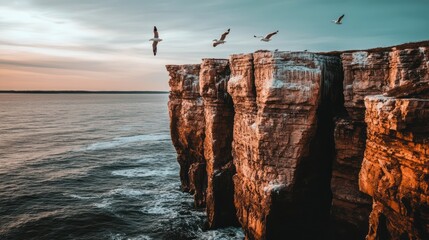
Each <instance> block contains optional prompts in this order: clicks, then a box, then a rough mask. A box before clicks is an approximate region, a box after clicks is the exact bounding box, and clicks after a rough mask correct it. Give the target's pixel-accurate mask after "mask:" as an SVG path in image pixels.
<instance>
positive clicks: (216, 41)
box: [213, 28, 230, 47]
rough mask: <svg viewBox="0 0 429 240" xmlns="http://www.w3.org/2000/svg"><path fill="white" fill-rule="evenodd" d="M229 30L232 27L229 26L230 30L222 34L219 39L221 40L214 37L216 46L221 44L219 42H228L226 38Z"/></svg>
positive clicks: (214, 45)
mask: <svg viewBox="0 0 429 240" xmlns="http://www.w3.org/2000/svg"><path fill="white" fill-rule="evenodd" d="M229 30H230V29H229V28H228V30H227V31H226V32H224V33H222V35H221V36H220V39H219V40H217V39H214V40H213V47H216V46H217V45H219V44H224V43H226V41H225V38H226V35H228V33H229Z"/></svg>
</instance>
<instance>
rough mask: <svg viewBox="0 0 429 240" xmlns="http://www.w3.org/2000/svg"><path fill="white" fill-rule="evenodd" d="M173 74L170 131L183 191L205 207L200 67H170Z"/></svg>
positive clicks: (171, 75) (202, 106)
mask: <svg viewBox="0 0 429 240" xmlns="http://www.w3.org/2000/svg"><path fill="white" fill-rule="evenodd" d="M167 70H168V71H169V73H170V81H169V84H170V89H171V90H170V101H169V102H168V109H169V114H170V130H171V139H172V140H173V145H174V147H175V148H176V151H177V161H178V162H179V164H180V180H181V182H182V189H183V190H184V191H186V192H190V193H192V194H194V197H195V205H196V206H198V207H202V206H204V205H205V195H206V188H207V173H206V162H205V159H204V136H205V135H204V134H205V133H204V129H205V121H204V105H203V100H202V98H201V95H200V87H199V73H200V65H182V66H177V65H168V66H167Z"/></svg>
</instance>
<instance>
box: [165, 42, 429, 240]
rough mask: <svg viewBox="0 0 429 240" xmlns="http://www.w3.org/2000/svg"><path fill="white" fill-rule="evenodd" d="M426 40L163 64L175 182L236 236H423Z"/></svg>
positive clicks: (427, 215)
mask: <svg viewBox="0 0 429 240" xmlns="http://www.w3.org/2000/svg"><path fill="white" fill-rule="evenodd" d="M428 49H429V42H421V43H415V44H408V45H401V46H397V47H393V48H379V49H371V50H367V51H347V52H342V53H339V52H335V53H333V52H332V53H308V52H279V51H276V52H270V51H258V52H255V53H252V54H238V55H232V56H231V57H230V59H229V60H226V59H203V62H202V63H201V65H180V66H176V65H175V66H173V65H169V66H167V70H168V71H169V74H170V87H171V91H170V101H169V110H170V118H171V134H172V139H173V144H174V146H175V148H176V150H177V153H178V161H179V164H180V167H181V174H180V176H181V182H182V189H183V190H184V191H188V192H190V193H192V194H193V195H194V198H195V203H196V206H206V211H207V216H208V225H207V226H208V227H209V228H217V227H224V226H229V225H235V224H236V223H237V220H238V222H239V223H240V224H241V226H242V228H243V230H244V232H245V234H246V238H247V239H284V238H285V237H286V236H287V237H291V238H293V239H363V238H365V235H367V238H368V239H426V238H427V236H428V235H427V234H428V230H427V229H428V226H429V225H428V224H429V223H428V222H429V212H428V209H429V204H428V202H429V197H428V196H429V187H428V185H427V184H428V181H429V179H428V174H429V160H428V154H429V150H428V149H429V133H428V130H427V129H428V128H427V127H428V126H427V125H428V123H429V121H428V120H429V110H428V104H429V103H428V101H429V100H428V95H429V71H428V68H429V53H428ZM380 94H384V95H380ZM374 95H377V96H374ZM405 236H406V237H408V238H405Z"/></svg>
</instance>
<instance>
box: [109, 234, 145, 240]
mask: <svg viewBox="0 0 429 240" xmlns="http://www.w3.org/2000/svg"><path fill="white" fill-rule="evenodd" d="M109 239H111V240H152V239H153V238H151V237H149V236H147V235H140V236H137V237H127V236H126V235H125V234H123V233H117V234H110V236H109Z"/></svg>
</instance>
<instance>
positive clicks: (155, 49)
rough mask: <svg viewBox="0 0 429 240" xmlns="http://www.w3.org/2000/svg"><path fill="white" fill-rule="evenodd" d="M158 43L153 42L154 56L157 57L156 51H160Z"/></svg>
mask: <svg viewBox="0 0 429 240" xmlns="http://www.w3.org/2000/svg"><path fill="white" fill-rule="evenodd" d="M157 45H158V42H157V41H153V43H152V50H153V55H154V56H156V51H157V50H158V48H157Z"/></svg>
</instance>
